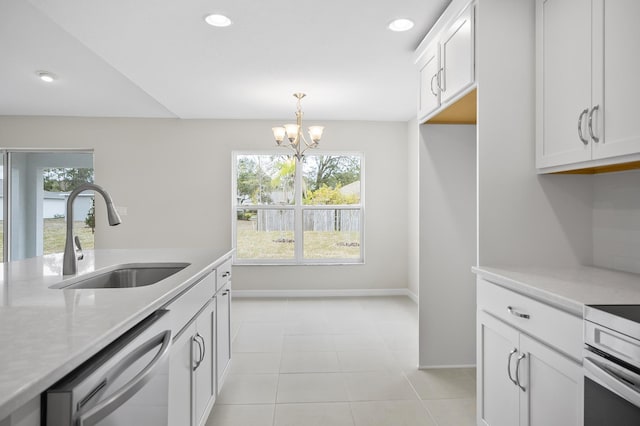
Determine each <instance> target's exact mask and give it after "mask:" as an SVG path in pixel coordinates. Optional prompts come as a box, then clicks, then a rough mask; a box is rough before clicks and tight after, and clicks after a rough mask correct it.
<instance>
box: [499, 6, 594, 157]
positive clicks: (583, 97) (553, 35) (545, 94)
mask: <svg viewBox="0 0 640 426" xmlns="http://www.w3.org/2000/svg"><path fill="white" fill-rule="evenodd" d="M536 25H537V28H536V37H537V40H536V44H537V65H536V66H537V70H536V73H537V89H536V90H537V91H538V93H537V120H538V122H537V126H536V127H537V128H536V138H537V142H536V145H537V147H536V166H537V167H538V168H541V167H549V166H557V165H562V164H570V163H575V162H579V161H587V160H590V159H591V141H590V139H589V133H588V128H587V115H588V112H589V109H590V108H591V0H536ZM505 37H508V34H505ZM497 66H499V65H497ZM514 78H516V79H517V78H518V77H517V76H514ZM585 110H586V112H585ZM579 128H580V130H579ZM580 134H582V140H581V139H580Z"/></svg>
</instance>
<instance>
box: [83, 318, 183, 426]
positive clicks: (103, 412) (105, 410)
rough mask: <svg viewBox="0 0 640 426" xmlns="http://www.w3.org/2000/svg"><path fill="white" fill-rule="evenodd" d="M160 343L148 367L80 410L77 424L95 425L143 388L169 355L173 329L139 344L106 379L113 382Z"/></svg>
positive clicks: (84, 425)
mask: <svg viewBox="0 0 640 426" xmlns="http://www.w3.org/2000/svg"><path fill="white" fill-rule="evenodd" d="M159 344H162V346H161V347H160V350H159V351H158V353H157V354H156V356H155V357H154V358H153V359H152V360H151V362H150V363H149V364H147V366H146V367H144V368H143V369H142V370H141V371H140V372H139V373H138V374H136V375H135V377H133V378H132V379H131V380H129V381H128V382H127V383H126V384H124V385H123V386H122V387H121V388H120V389H118V390H117V391H115V392H113V394H112V395H111V396H108V397H107V398H105V399H103V400H102V401H100V402H99V403H98V404H97V405H95V406H94V407H92V408H90V409H88V410H87V411H85V412H80V413H79V414H78V417H77V421H76V423H75V424H76V425H77V426H93V425H95V424H97V423H98V422H100V421H102V420H103V419H104V418H105V417H107V416H108V415H109V414H111V413H112V412H114V411H115V410H116V409H118V408H119V407H120V406H121V405H123V404H124V403H125V402H127V400H129V399H130V398H131V397H133V395H135V394H136V393H137V392H138V391H139V390H140V389H142V388H143V387H144V386H145V385H146V384H147V383H148V382H149V380H151V379H152V378H153V376H154V374H155V369H156V367H157V366H158V365H160V364H161V363H162V361H164V360H165V359H166V358H167V357H168V356H169V349H170V348H171V330H166V331H163V332H162V333H160V334H158V335H156V336H154V337H152V338H151V339H149V340H148V341H146V342H145V343H143V344H141V345H140V346H138V348H136V349H135V350H134V351H132V352H131V353H129V354H128V355H127V356H125V357H124V358H123V359H122V360H121V361H120V362H119V363H118V365H116V366H115V367H114V368H113V370H112V372H111V374H109V377H108V378H107V379H105V381H106V382H107V383H109V382H111V381H112V380H113V379H115V378H116V377H117V376H119V375H120V374H122V373H123V372H124V371H125V370H126V369H127V367H129V366H130V365H131V364H132V363H134V362H136V361H137V360H138V359H140V358H142V357H143V356H144V355H146V354H147V353H148V352H149V351H151V350H152V349H153V348H155V347H156V346H158V345H159Z"/></svg>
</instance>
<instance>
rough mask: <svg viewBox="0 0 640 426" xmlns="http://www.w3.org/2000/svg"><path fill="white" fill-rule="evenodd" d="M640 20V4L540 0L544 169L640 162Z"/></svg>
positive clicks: (540, 164) (539, 154)
mask: <svg viewBox="0 0 640 426" xmlns="http://www.w3.org/2000/svg"><path fill="white" fill-rule="evenodd" d="M638 16H640V2H637V1H635V0H616V1H612V0H536V50H537V53H536V58H537V101H536V103H537V106H536V109H537V124H536V131H537V134H536V145H537V146H536V166H537V168H538V169H539V170H540V171H541V172H543V173H544V172H555V171H564V170H572V169H582V168H588V167H598V166H603V165H610V164H620V163H629V162H633V161H638V160H640V127H639V126H637V125H636V123H635V121H636V117H635V116H636V110H637V107H636V105H635V101H636V99H638V97H640V86H638V85H637V84H636V82H635V80H636V78H637V75H638V73H640V57H638V55H636V54H635V53H634V52H633V48H632V46H634V43H633V42H632V40H640V27H638V26H637V24H636V20H637V17H638Z"/></svg>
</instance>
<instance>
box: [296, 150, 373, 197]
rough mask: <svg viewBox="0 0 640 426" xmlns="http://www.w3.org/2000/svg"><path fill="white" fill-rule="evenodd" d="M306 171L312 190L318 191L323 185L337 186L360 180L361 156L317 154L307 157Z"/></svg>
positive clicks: (309, 186) (308, 183)
mask: <svg viewBox="0 0 640 426" xmlns="http://www.w3.org/2000/svg"><path fill="white" fill-rule="evenodd" d="M305 160H306V161H307V170H308V172H307V173H305V175H306V178H307V185H308V189H309V190H310V191H317V190H318V189H320V188H321V187H322V185H323V184H324V185H327V186H328V187H331V188H335V187H337V186H338V185H341V186H346V185H349V184H350V183H353V182H356V181H358V180H360V158H359V157H356V156H349V155H344V156H342V155H340V156H333V155H317V156H307V157H305Z"/></svg>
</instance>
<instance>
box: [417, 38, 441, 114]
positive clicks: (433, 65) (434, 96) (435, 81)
mask: <svg viewBox="0 0 640 426" xmlns="http://www.w3.org/2000/svg"><path fill="white" fill-rule="evenodd" d="M418 66H419V72H420V91H419V97H418V117H426V116H428V115H429V114H431V113H432V112H433V111H435V110H436V109H437V108H438V107H439V106H440V86H439V78H438V74H439V71H440V46H439V44H438V43H433V44H432V45H431V46H429V47H428V48H427V51H426V52H425V54H424V56H423V59H422V62H420V63H419V65H418Z"/></svg>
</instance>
